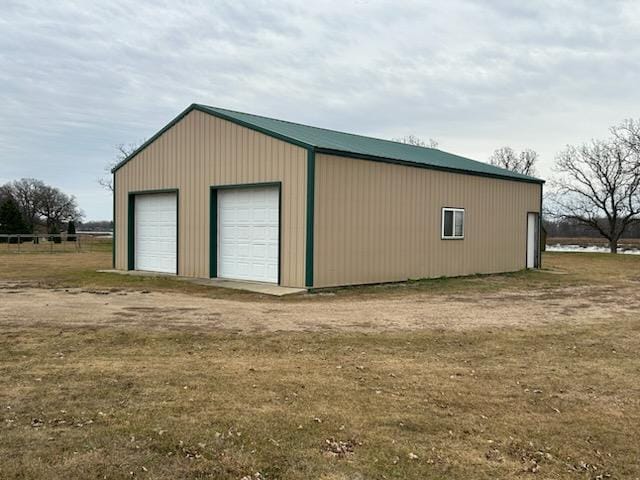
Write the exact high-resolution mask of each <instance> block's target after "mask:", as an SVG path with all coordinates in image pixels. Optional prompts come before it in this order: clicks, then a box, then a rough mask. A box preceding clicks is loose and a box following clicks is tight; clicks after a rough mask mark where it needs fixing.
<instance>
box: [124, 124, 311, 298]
mask: <svg viewBox="0 0 640 480" xmlns="http://www.w3.org/2000/svg"><path fill="white" fill-rule="evenodd" d="M306 159H307V151H306V150H305V149H303V148H300V147H297V146H295V145H291V144H288V143H285V142H283V141H281V140H277V139H275V138H272V137H269V136H267V135H264V134H262V133H259V132H256V131H254V130H250V129H248V128H245V127H242V126H239V125H236V124H234V123H231V122H228V121H226V120H222V119H219V118H216V117H213V116H211V115H207V114H204V113H202V112H198V111H192V112H190V113H189V114H187V115H186V116H185V117H184V118H183V119H182V120H180V121H179V122H178V123H176V124H175V125H174V126H173V127H171V128H170V129H169V130H167V131H166V132H164V133H163V134H162V135H161V136H160V137H158V139H156V140H155V141H154V142H152V143H151V144H150V145H149V146H148V147H147V148H145V149H144V150H143V151H142V152H140V153H139V154H138V155H137V156H136V157H134V158H133V159H132V160H131V161H130V162H128V163H127V164H125V165H124V166H122V167H121V168H120V169H119V170H118V171H117V172H116V177H117V178H116V190H117V191H116V268H117V269H123V270H124V269H126V268H127V195H128V193H129V192H133V191H143V190H157V189H166V188H178V189H179V195H180V199H179V203H180V205H179V235H178V243H179V247H178V248H179V251H178V269H179V271H178V274H179V275H184V276H193V277H208V276H209V187H210V186H212V185H231V184H244V183H262V182H275V181H280V182H282V212H281V255H280V268H281V284H282V285H285V286H295V287H303V286H304V252H305V230H304V225H305V218H306V209H305V208H306V170H307V162H306Z"/></svg>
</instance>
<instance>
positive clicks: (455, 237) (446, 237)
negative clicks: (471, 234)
mask: <svg viewBox="0 0 640 480" xmlns="http://www.w3.org/2000/svg"><path fill="white" fill-rule="evenodd" d="M445 212H453V215H452V220H453V225H452V226H451V227H452V228H451V232H452V234H451V235H445V234H444V214H445ZM456 212H461V213H462V235H456ZM464 217H465V214H464V208H453V207H442V219H441V224H442V225H441V229H440V238H441V239H442V240H464V222H465V218H464Z"/></svg>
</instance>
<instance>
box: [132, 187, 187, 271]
mask: <svg viewBox="0 0 640 480" xmlns="http://www.w3.org/2000/svg"><path fill="white" fill-rule="evenodd" d="M177 212H178V201H177V195H176V194H175V193H150V194H143V195H136V198H135V209H134V215H135V227H134V235H135V256H136V259H135V260H136V262H135V269H136V270H146V271H150V272H165V273H176V254H177V252H176V249H177V242H178V213H177Z"/></svg>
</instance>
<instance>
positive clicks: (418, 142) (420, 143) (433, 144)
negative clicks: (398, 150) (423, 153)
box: [391, 135, 439, 148]
mask: <svg viewBox="0 0 640 480" xmlns="http://www.w3.org/2000/svg"><path fill="white" fill-rule="evenodd" d="M391 140H392V141H394V142H398V143H406V144H407V145H415V146H416V147H428V148H438V145H439V143H438V141H437V140H434V139H433V138H430V139H429V141H428V142H425V141H424V140H422V139H421V138H419V137H416V136H415V135H406V136H404V137H398V138H392V139H391Z"/></svg>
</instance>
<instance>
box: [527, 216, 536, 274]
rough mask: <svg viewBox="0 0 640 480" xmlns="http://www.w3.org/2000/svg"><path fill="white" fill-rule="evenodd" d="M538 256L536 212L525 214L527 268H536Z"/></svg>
mask: <svg viewBox="0 0 640 480" xmlns="http://www.w3.org/2000/svg"><path fill="white" fill-rule="evenodd" d="M537 256H538V214H537V213H528V214H527V268H536V267H537V266H538V265H537V263H538V262H537Z"/></svg>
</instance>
